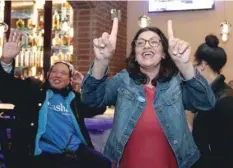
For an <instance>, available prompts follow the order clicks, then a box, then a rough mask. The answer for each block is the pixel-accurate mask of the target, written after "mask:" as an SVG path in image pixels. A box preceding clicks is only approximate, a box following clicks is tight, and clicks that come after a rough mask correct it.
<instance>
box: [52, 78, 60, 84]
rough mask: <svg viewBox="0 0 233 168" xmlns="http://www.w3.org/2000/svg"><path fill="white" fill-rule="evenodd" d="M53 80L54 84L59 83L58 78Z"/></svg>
mask: <svg viewBox="0 0 233 168" xmlns="http://www.w3.org/2000/svg"><path fill="white" fill-rule="evenodd" d="M53 82H54V84H59V83H61V81H60V80H59V79H55V80H53Z"/></svg>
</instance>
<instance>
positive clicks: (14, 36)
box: [1, 30, 22, 64]
mask: <svg viewBox="0 0 233 168" xmlns="http://www.w3.org/2000/svg"><path fill="white" fill-rule="evenodd" d="M21 36H22V34H21V32H20V31H18V30H14V31H11V32H10V37H9V39H8V41H7V40H6V37H4V43H3V53H2V58H1V60H2V61H3V62H4V63H7V64H9V63H11V61H12V60H13V59H14V58H15V57H16V56H17V55H18V54H19V52H20V50H21V44H20V39H21Z"/></svg>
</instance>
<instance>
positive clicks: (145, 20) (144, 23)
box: [138, 15, 151, 28]
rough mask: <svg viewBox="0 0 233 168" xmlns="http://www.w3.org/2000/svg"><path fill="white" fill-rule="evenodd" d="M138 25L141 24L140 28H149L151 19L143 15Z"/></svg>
mask: <svg viewBox="0 0 233 168" xmlns="http://www.w3.org/2000/svg"><path fill="white" fill-rule="evenodd" d="M138 24H139V26H140V28H144V27H148V26H150V24H151V19H150V17H149V16H146V15H142V16H140V17H139V19H138Z"/></svg>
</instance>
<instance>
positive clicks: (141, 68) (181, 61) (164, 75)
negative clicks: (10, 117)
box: [82, 18, 215, 168]
mask: <svg viewBox="0 0 233 168" xmlns="http://www.w3.org/2000/svg"><path fill="white" fill-rule="evenodd" d="M117 27H118V20H117V19H116V18H115V19H114V24H113V28H112V33H111V34H110V35H109V34H108V33H103V35H102V37H100V38H99V39H94V41H93V42H94V51H95V61H94V64H93V66H92V67H91V69H90V70H89V72H88V73H87V75H86V76H85V78H84V81H83V87H82V100H83V102H84V103H86V104H89V105H91V106H96V107H102V106H106V105H115V114H114V122H113V128H112V131H111V133H110V136H109V139H108V141H107V143H106V146H105V151H104V154H105V155H106V156H108V157H109V158H110V159H112V160H113V161H114V163H115V165H116V167H120V168H143V167H145V168H155V167H156V168H157V167H158V168H178V167H179V168H188V167H191V166H192V165H193V164H194V163H195V162H196V161H197V160H198V158H199V151H198V149H197V147H196V145H195V143H194V141H193V138H192V134H191V132H190V131H189V128H188V125H187V122H186V118H185V112H184V110H185V109H189V110H193V109H199V110H209V109H211V108H212V107H213V106H214V103H215V98H214V95H213V93H212V91H211V88H210V87H209V85H208V83H207V81H206V80H205V79H204V78H203V77H202V76H201V75H200V74H199V73H198V71H197V70H196V69H195V68H194V67H193V65H192V63H191V62H190V61H189V56H190V45H189V44H188V43H187V42H185V41H183V40H180V39H177V38H175V37H174V36H173V30H172V23H171V21H169V22H168V39H167V38H166V36H165V35H164V34H163V32H162V31H161V30H160V29H158V28H156V27H146V28H143V29H140V30H139V31H138V32H137V33H136V35H135V37H134V39H133V41H132V43H131V46H132V50H131V53H130V56H129V58H128V59H127V68H126V69H125V70H122V71H121V72H120V73H118V74H117V75H115V76H114V77H112V78H110V79H107V72H108V70H107V67H108V63H109V59H110V57H111V56H112V55H113V53H114V50H115V48H116V37H117Z"/></svg>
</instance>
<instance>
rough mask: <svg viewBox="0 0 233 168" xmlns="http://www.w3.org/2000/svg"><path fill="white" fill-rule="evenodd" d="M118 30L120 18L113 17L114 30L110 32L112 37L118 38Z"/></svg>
mask: <svg viewBox="0 0 233 168" xmlns="http://www.w3.org/2000/svg"><path fill="white" fill-rule="evenodd" d="M117 32H118V18H117V17H115V18H114V19H113V24H112V31H111V34H110V37H111V38H114V37H115V38H116V37H117Z"/></svg>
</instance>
